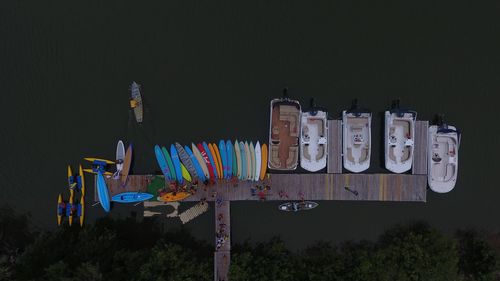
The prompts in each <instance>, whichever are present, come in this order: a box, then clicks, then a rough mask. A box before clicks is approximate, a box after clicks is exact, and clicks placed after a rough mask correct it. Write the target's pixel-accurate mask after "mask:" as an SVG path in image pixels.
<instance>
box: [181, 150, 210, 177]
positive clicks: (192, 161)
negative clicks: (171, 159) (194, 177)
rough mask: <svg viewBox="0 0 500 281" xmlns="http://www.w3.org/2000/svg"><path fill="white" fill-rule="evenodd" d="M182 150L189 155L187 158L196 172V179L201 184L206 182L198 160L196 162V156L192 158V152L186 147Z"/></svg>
mask: <svg viewBox="0 0 500 281" xmlns="http://www.w3.org/2000/svg"><path fill="white" fill-rule="evenodd" d="M184 150H185V151H186V153H187V154H188V155H189V158H190V159H191V163H193V166H194V168H195V170H196V173H197V174H198V178H199V179H200V180H201V181H202V182H205V181H206V180H207V178H205V174H204V173H203V170H202V169H201V166H200V164H199V163H198V160H196V156H194V154H193V151H191V149H190V148H189V147H188V146H187V145H185V146H184Z"/></svg>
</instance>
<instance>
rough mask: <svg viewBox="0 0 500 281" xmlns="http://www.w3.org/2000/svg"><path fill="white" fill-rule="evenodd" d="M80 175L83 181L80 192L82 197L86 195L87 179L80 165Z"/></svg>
mask: <svg viewBox="0 0 500 281" xmlns="http://www.w3.org/2000/svg"><path fill="white" fill-rule="evenodd" d="M78 175H79V176H80V181H81V183H80V184H81V187H80V190H81V192H82V197H83V196H84V195H85V177H84V175H83V169H82V165H80V166H79V167H78Z"/></svg>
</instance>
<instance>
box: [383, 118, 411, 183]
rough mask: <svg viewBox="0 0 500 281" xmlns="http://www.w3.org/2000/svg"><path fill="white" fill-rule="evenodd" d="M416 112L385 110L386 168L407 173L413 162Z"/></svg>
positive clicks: (394, 171)
mask: <svg viewBox="0 0 500 281" xmlns="http://www.w3.org/2000/svg"><path fill="white" fill-rule="evenodd" d="M415 119H416V114H415V115H414V114H411V113H405V114H404V115H403V116H402V117H398V116H397V114H396V113H391V112H390V111H386V112H385V140H384V141H385V168H386V169H387V170H389V171H391V172H393V173H398V174H400V173H405V172H407V171H409V170H410V169H411V167H412V164H413V148H414V140H415Z"/></svg>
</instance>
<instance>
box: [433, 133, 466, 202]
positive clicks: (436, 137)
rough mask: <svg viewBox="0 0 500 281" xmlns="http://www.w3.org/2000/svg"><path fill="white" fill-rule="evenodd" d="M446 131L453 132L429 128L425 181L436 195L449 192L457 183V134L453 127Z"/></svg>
mask: <svg viewBox="0 0 500 281" xmlns="http://www.w3.org/2000/svg"><path fill="white" fill-rule="evenodd" d="M448 129H452V130H453V131H455V132H447V133H445V132H438V127H437V126H430V127H429V148H428V153H429V154H428V161H429V162H428V169H429V171H428V175H427V179H428V183H429V187H430V189H431V190H432V191H434V192H438V193H446V192H450V191H451V190H452V189H453V188H454V187H455V183H456V182H457V174H458V146H459V140H458V134H457V132H456V128H455V127H453V126H448Z"/></svg>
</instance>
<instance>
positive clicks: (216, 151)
mask: <svg viewBox="0 0 500 281" xmlns="http://www.w3.org/2000/svg"><path fill="white" fill-rule="evenodd" d="M211 145H212V149H213V151H214V152H213V155H214V161H216V164H217V173H218V174H219V179H222V178H223V177H224V173H223V167H222V161H221V158H220V153H219V148H218V147H217V145H216V144H215V143H212V144H211ZM209 147H210V146H209Z"/></svg>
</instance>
